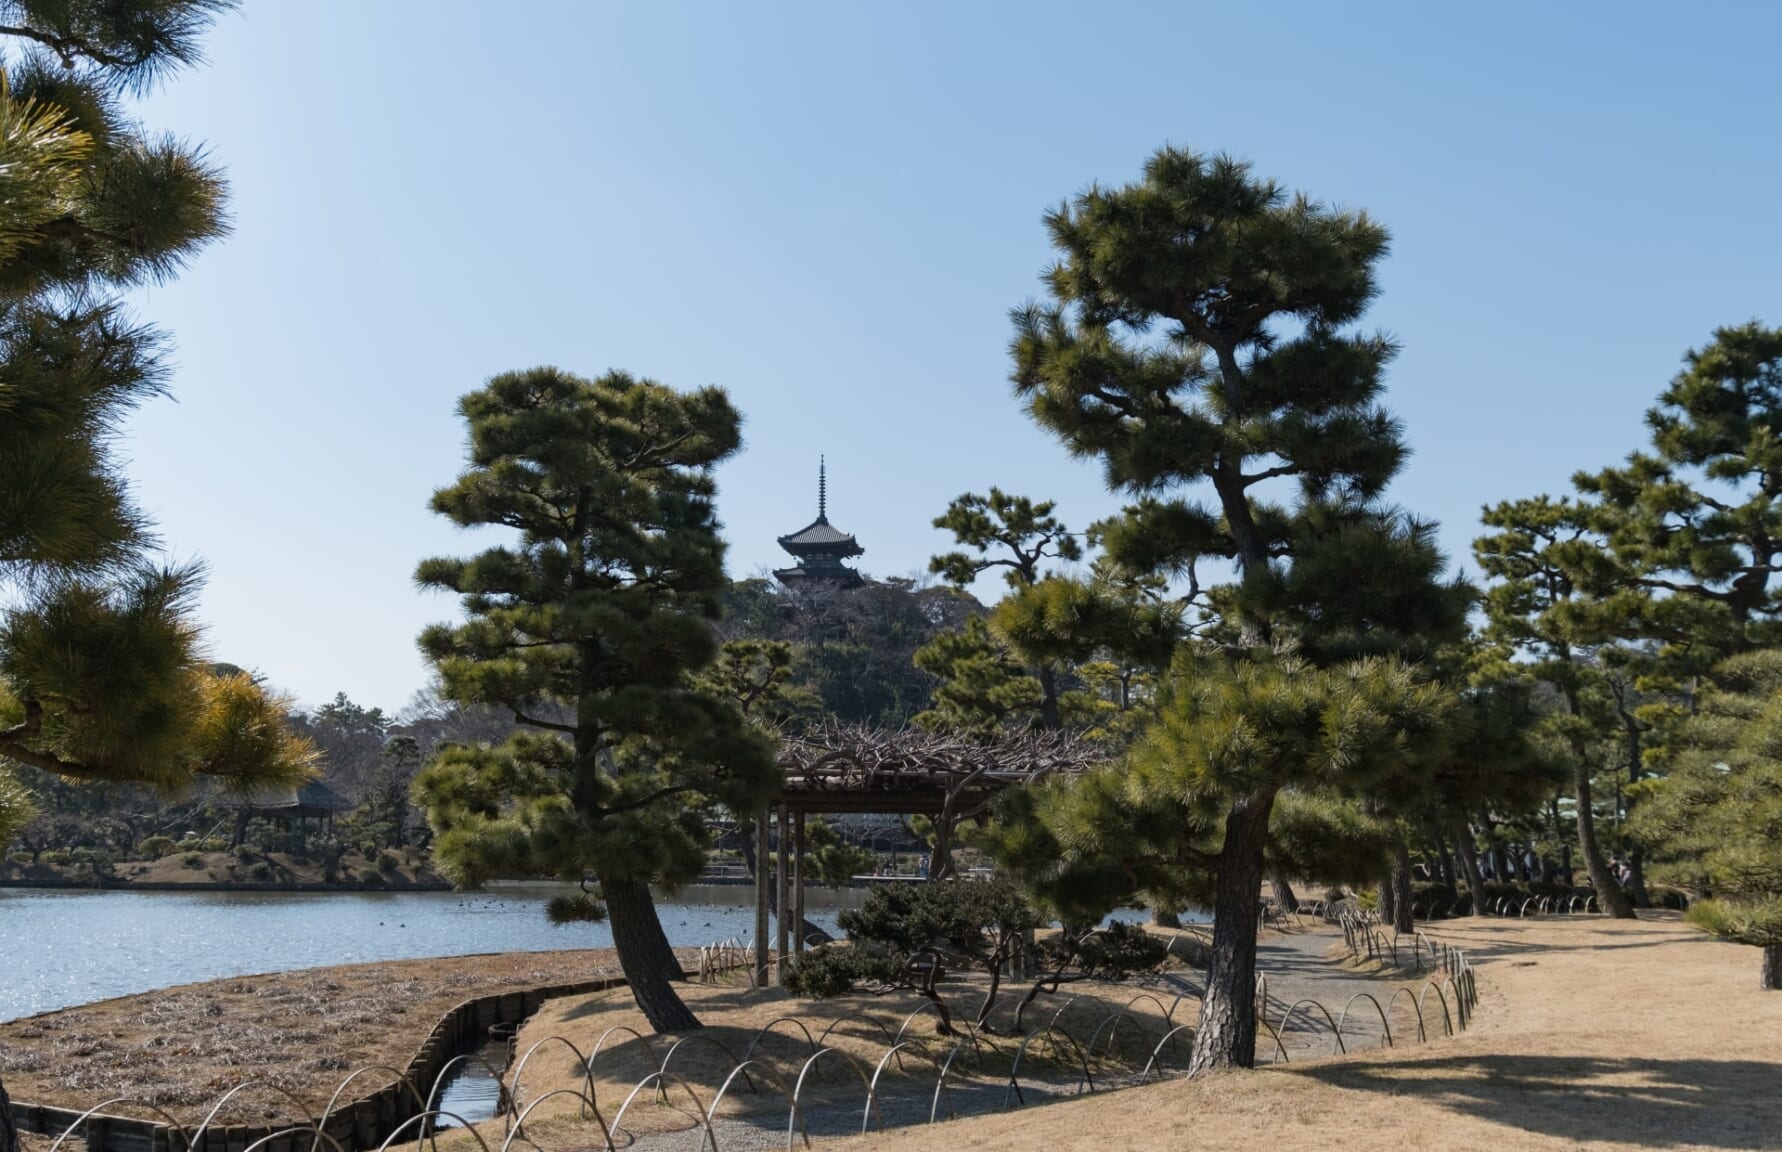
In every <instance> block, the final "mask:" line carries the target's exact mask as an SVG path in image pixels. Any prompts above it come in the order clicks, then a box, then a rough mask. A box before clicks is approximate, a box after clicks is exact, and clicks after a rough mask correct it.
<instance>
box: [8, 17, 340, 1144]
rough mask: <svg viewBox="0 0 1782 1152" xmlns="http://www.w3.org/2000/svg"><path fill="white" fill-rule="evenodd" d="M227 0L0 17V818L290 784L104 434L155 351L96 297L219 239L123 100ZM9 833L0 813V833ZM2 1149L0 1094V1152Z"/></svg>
mask: <svg viewBox="0 0 1782 1152" xmlns="http://www.w3.org/2000/svg"><path fill="white" fill-rule="evenodd" d="M232 6H233V4H232V3H231V0H117V2H114V3H103V4H93V3H68V2H66V0H0V41H3V43H4V47H0V591H3V592H4V593H5V594H6V597H7V603H8V607H7V609H6V610H5V612H4V614H3V616H0V807H3V808H4V809H5V810H6V812H7V813H11V814H14V815H16V813H17V812H18V810H19V808H20V806H21V804H22V796H23V792H24V790H25V783H24V777H22V776H20V775H17V774H15V772H14V767H15V766H23V767H26V768H28V769H35V770H38V771H41V772H45V773H48V774H50V776H51V777H52V778H55V779H73V780H83V781H87V780H105V781H134V782H145V783H149V784H152V785H156V786H158V787H160V788H162V789H164V790H168V791H178V790H181V789H184V788H187V787H189V786H190V785H191V784H192V783H193V782H194V781H195V780H197V779H199V778H203V777H216V778H219V779H220V780H221V782H222V783H223V784H224V785H225V787H227V788H230V789H233V790H235V791H238V792H246V793H252V792H255V791H258V790H262V789H271V788H284V787H289V786H292V785H293V784H295V783H297V782H299V781H301V780H303V779H305V778H307V777H308V776H309V774H310V773H311V771H312V765H311V760H312V756H311V753H310V751H309V749H308V748H307V746H306V745H304V744H303V742H302V741H300V740H297V739H295V738H293V737H292V736H291V735H290V733H289V731H288V730H287V729H286V728H285V726H284V723H283V713H284V702H283V701H280V700H278V699H276V698H273V697H271V696H268V695H267V694H266V693H264V692H263V691H261V689H260V688H259V686H258V685H256V684H255V683H254V682H253V680H252V679H251V678H249V677H247V676H245V675H242V674H240V673H239V672H237V671H235V670H232V669H216V668H213V667H212V665H211V664H210V663H209V662H208V661H207V660H206V659H205V658H204V656H203V653H202V646H201V644H200V641H199V636H198V631H197V628H196V625H195V623H194V621H193V614H192V602H193V596H194V594H195V593H196V591H197V587H198V583H199V579H198V577H199V570H198V569H197V568H196V567H185V568H160V567H157V566H155V565H153V564H151V563H149V562H148V561H147V560H146V559H145V553H146V551H147V549H148V547H149V546H150V545H151V544H152V543H153V541H152V539H151V538H150V536H149V531H148V529H149V525H148V523H147V521H146V519H145V518H144V516H143V515H142V513H141V512H140V511H139V510H137V509H136V508H135V507H134V506H133V505H132V504H131V502H130V499H129V494H128V492H127V490H126V487H125V484H124V481H123V478H122V476H121V474H120V471H119V468H118V465H117V461H116V459H115V457H114V456H113V453H112V451H111V438H112V436H113V435H114V434H115V433H116V431H117V429H118V427H119V424H120V422H121V421H122V420H123V419H124V417H126V416H127V415H128V414H129V413H130V411H131V410H132V409H133V408H134V407H135V406H136V405H138V404H140V403H142V402H143V401H145V400H147V399H149V398H152V397H154V396H156V395H159V394H160V393H162V392H164V391H165V389H166V386H167V378H168V367H167V363H166V360H165V356H164V347H163V345H164V340H163V338H162V336H161V335H160V334H159V333H158V332H156V331H155V330H154V329H152V328H150V327H147V326H145V325H141V324H138V323H135V322H134V321H132V320H131V318H130V317H129V316H128V315H127V313H126V312H125V311H124V309H123V308H122V306H121V305H120V304H118V303H117V302H116V300H115V298H114V296H115V294H116V293H118V292H121V291H125V290H128V289H131V288H134V287H137V286H140V285H143V284H151V283H159V282H164V281H166V280H168V279H170V278H171V277H172V276H173V275H174V274H175V273H177V272H178V271H179V270H180V269H181V268H182V267H183V266H184V265H185V263H186V261H187V260H189V259H190V258H191V257H192V256H194V255H195V254H196V253H197V252H198V251H200V250H201V249H202V248H203V247H204V246H205V245H207V244H208V243H210V242H211V241H212V240H215V239H216V238H218V237H219V236H221V235H222V234H223V233H224V232H225V231H226V230H227V228H226V220H225V216H224V210H223V203H224V197H225V188H224V184H223V180H222V176H221V174H220V173H219V172H218V171H217V170H216V169H215V168H214V167H213V166H212V165H211V164H210V163H209V162H208V161H207V160H206V158H205V156H204V154H203V152H202V150H200V149H198V148H196V147H193V146H191V145H189V144H185V143H183V142H180V141H178V140H176V139H173V138H171V137H161V136H154V135H150V134H148V133H147V132H146V131H145V130H144V129H143V128H142V127H141V126H139V125H138V124H137V122H136V121H135V120H134V118H133V117H131V116H130V115H129V114H128V113H127V112H126V110H125V109H124V107H123V100H124V98H125V97H127V96H129V95H130V94H132V93H136V92H140V91H142V90H144V89H145V88H147V87H149V86H151V85H152V84H154V83H156V82H157V81H159V80H160V79H161V78H163V77H164V76H166V75H168V74H169V73H171V72H172V71H174V70H176V69H178V68H180V67H182V66H186V65H190V64H193V63H195V62H196V61H197V60H198V59H199V40H200V38H201V36H202V35H203V33H204V32H205V30H206V29H207V28H208V27H209V25H210V22H211V21H212V19H214V18H215V16H216V15H217V14H218V13H219V12H222V11H225V10H227V9H229V8H230V7H232ZM5 818H6V816H5V814H0V820H4V819H5ZM16 1146H17V1134H16V1132H15V1131H14V1129H13V1122H12V1116H11V1113H10V1110H9V1108H8V1107H7V1103H6V1096H5V1092H4V1090H3V1089H0V1152H13V1149H15V1148H16Z"/></svg>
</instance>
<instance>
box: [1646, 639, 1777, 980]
mask: <svg viewBox="0 0 1782 1152" xmlns="http://www.w3.org/2000/svg"><path fill="white" fill-rule="evenodd" d="M1713 681H1714V682H1713V683H1712V684H1710V685H1708V686H1707V687H1705V688H1704V690H1703V691H1702V692H1701V694H1700V696H1699V698H1698V699H1697V701H1696V709H1695V712H1694V713H1693V714H1692V715H1691V716H1690V717H1689V719H1688V720H1686V721H1685V722H1684V723H1683V724H1682V725H1681V727H1680V728H1679V729H1678V730H1677V731H1676V732H1675V733H1674V734H1672V735H1671V738H1670V739H1669V741H1668V742H1667V747H1666V748H1664V749H1662V750H1660V755H1661V756H1662V758H1663V759H1665V760H1666V761H1667V762H1668V763H1667V764H1666V767H1667V768H1668V769H1669V771H1668V774H1667V775H1666V776H1665V777H1664V778H1663V779H1661V780H1655V781H1652V782H1650V783H1648V784H1647V785H1645V786H1644V791H1645V799H1644V801H1643V802H1642V803H1641V804H1640V806H1639V808H1638V809H1637V810H1636V811H1635V812H1634V814H1633V816H1632V818H1631V820H1632V826H1633V830H1634V834H1635V836H1636V837H1638V838H1639V839H1640V840H1641V841H1643V842H1644V843H1645V844H1646V845H1647V846H1648V847H1649V848H1650V849H1651V850H1652V852H1653V856H1654V862H1655V867H1656V869H1657V871H1658V874H1659V875H1662V876H1665V877H1666V878H1668V879H1672V880H1676V881H1678V882H1680V883H1682V884H1685V885H1687V886H1688V887H1690V888H1693V889H1695V890H1697V891H1700V892H1703V893H1704V894H1706V895H1709V896H1711V897H1712V898H1711V899H1704V900H1700V901H1697V902H1696V903H1695V904H1694V905H1693V906H1692V907H1691V908H1690V910H1689V918H1690V920H1691V921H1692V922H1694V923H1696V924H1698V925H1700V926H1701V927H1703V928H1706V929H1707V930H1708V931H1710V932H1713V933H1714V934H1715V935H1717V936H1720V937H1722V938H1724V939H1728V940H1734V941H1737V942H1739V943H1741V944H1750V945H1754V946H1756V947H1758V948H1761V949H1763V961H1762V965H1761V968H1760V976H1759V984H1760V986H1761V987H1763V988H1765V989H1769V990H1777V989H1782V649H1775V648H1764V649H1757V650H1754V651H1750V652H1746V653H1743V654H1741V655H1738V656H1734V657H1731V658H1730V659H1728V660H1727V661H1725V662H1724V663H1723V664H1721V665H1720V666H1719V667H1718V668H1716V669H1715V670H1714V677H1713Z"/></svg>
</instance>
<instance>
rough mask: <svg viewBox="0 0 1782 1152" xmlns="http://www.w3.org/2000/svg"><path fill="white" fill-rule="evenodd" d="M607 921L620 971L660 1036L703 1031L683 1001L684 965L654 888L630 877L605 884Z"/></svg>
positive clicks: (602, 887) (639, 1005)
mask: <svg viewBox="0 0 1782 1152" xmlns="http://www.w3.org/2000/svg"><path fill="white" fill-rule="evenodd" d="M600 887H601V892H602V893H603V894H604V895H605V897H606V912H607V919H608V921H609V923H610V924H611V926H612V930H613V948H614V949H615V950H616V951H617V952H618V953H619V967H620V968H621V969H623V970H624V972H625V980H626V981H627V982H628V983H629V984H630V985H631V994H632V996H633V997H635V998H636V1000H637V1006H638V1008H639V1009H641V1010H642V1012H643V1014H644V1018H645V1019H647V1020H648V1021H649V1022H650V1027H652V1028H654V1029H655V1030H656V1031H658V1032H684V1031H686V1030H688V1029H690V1028H697V1027H699V1018H698V1017H696V1016H694V1015H693V1012H692V1010H691V1009H689V1008H688V1007H687V1005H686V1004H685V1003H683V1002H682V1000H681V997H680V993H678V992H676V991H675V990H674V981H676V980H679V979H682V978H683V975H684V974H683V973H682V972H681V963H680V960H679V959H678V958H676V956H675V954H674V949H673V948H671V947H669V944H668V936H667V934H666V933H664V932H663V931H662V920H661V918H660V917H658V916H657V915H656V903H655V901H654V900H653V899H651V897H650V886H649V885H648V884H646V883H644V882H643V881H642V880H638V879H634V878H632V877H620V878H616V879H613V880H607V881H603V882H602V884H601V886H600Z"/></svg>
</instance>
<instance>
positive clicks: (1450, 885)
mask: <svg viewBox="0 0 1782 1152" xmlns="http://www.w3.org/2000/svg"><path fill="white" fill-rule="evenodd" d="M1429 832H1430V838H1431V839H1432V840H1433V841H1434V842H1435V848H1436V867H1437V868H1440V869H1441V873H1442V877H1441V878H1442V887H1444V888H1446V889H1447V890H1448V891H1450V892H1459V891H1460V881H1459V878H1458V877H1457V876H1456V875H1455V872H1454V853H1453V852H1452V851H1450V850H1449V848H1448V838H1447V837H1446V836H1444V835H1442V829H1441V826H1440V825H1437V826H1435V827H1432V828H1431V829H1430V830H1429Z"/></svg>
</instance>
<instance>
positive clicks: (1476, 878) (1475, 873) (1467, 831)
mask: <svg viewBox="0 0 1782 1152" xmlns="http://www.w3.org/2000/svg"><path fill="white" fill-rule="evenodd" d="M1453 833H1454V854H1455V855H1456V856H1458V857H1459V858H1460V874H1461V877H1462V879H1464V880H1465V881H1466V887H1467V893H1468V895H1470V896H1471V897H1472V902H1473V915H1474V916H1483V915H1485V878H1484V877H1482V876H1481V875H1479V857H1478V854H1477V853H1476V852H1475V851H1474V849H1473V830H1472V829H1471V828H1468V827H1467V826H1466V821H1465V820H1463V819H1461V818H1460V817H1458V816H1456V817H1454V821H1453Z"/></svg>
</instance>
